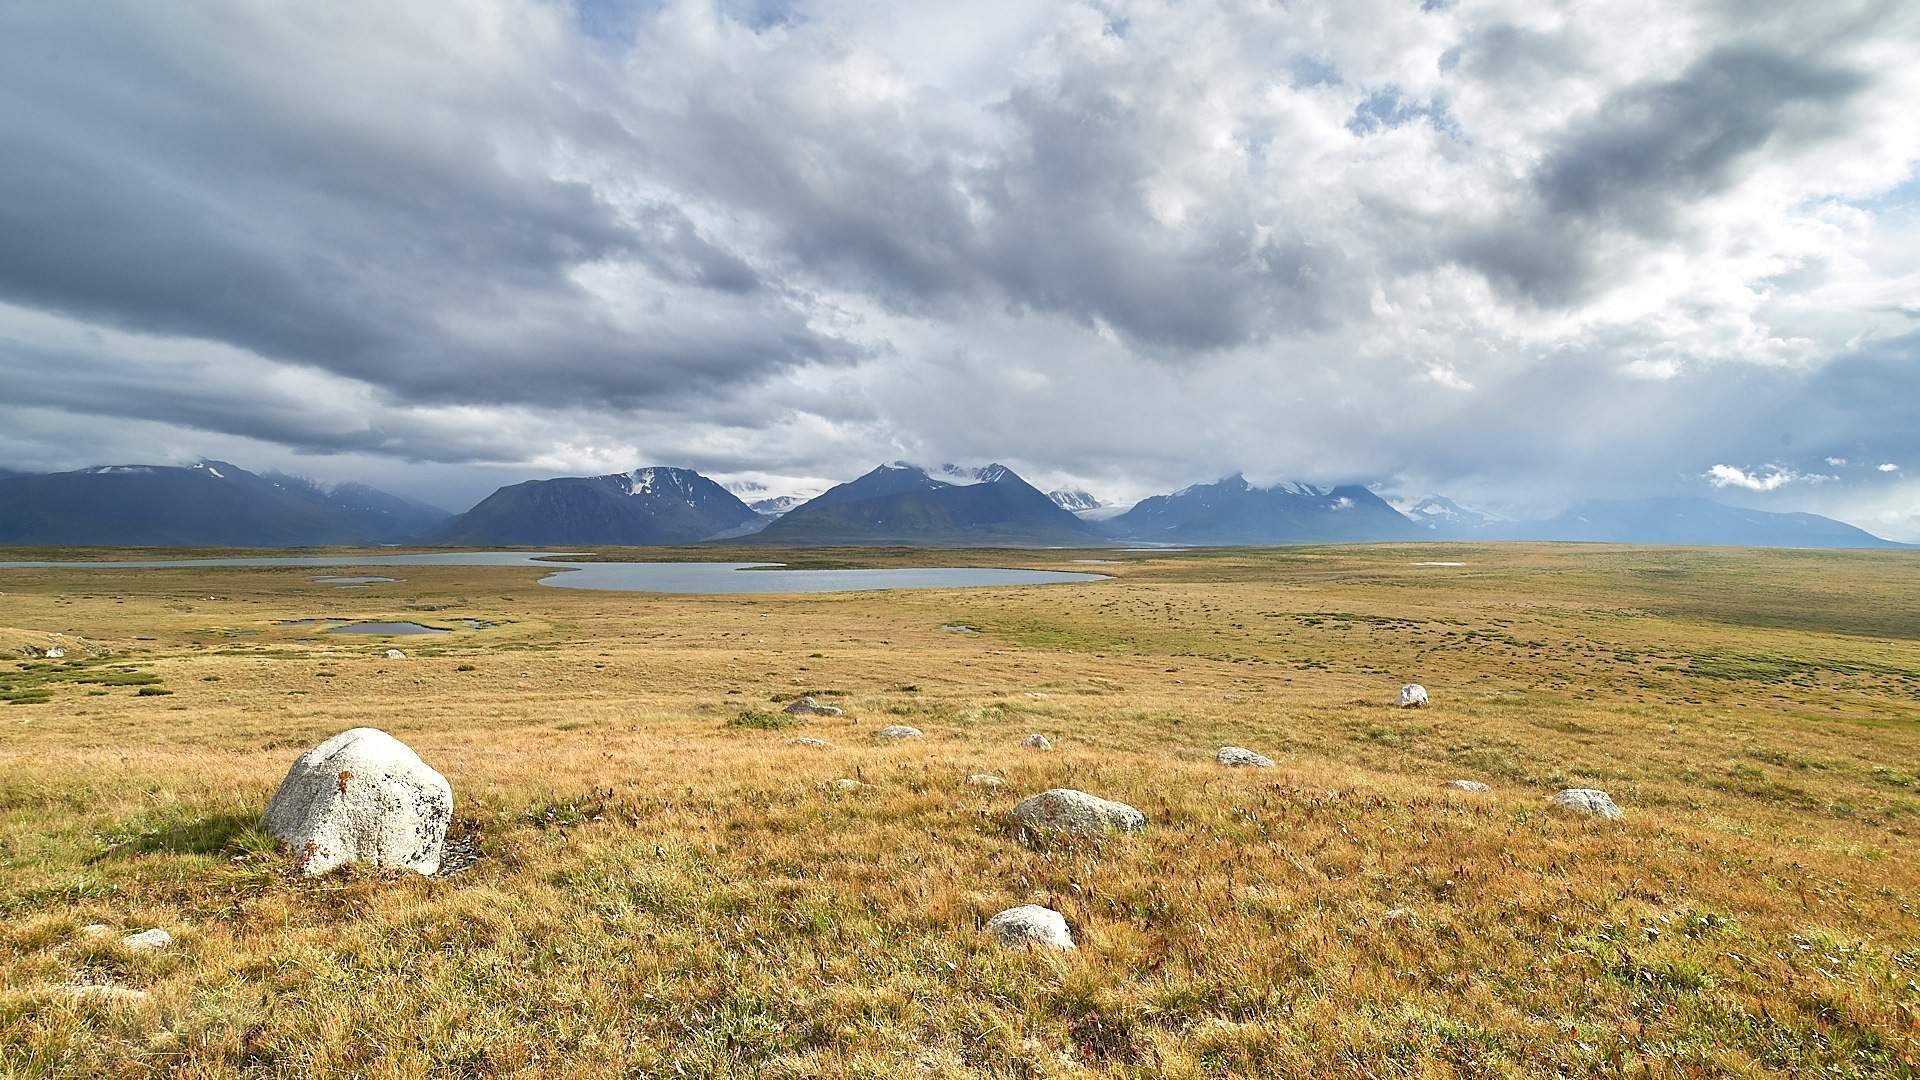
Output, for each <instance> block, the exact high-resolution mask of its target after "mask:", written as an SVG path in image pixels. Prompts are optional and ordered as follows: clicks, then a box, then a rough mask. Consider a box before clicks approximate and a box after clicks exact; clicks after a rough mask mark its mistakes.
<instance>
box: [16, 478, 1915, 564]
mask: <svg viewBox="0 0 1920 1080" xmlns="http://www.w3.org/2000/svg"><path fill="white" fill-rule="evenodd" d="M760 490H761V491H764V489H760ZM748 536H751V537H752V540H753V542H754V543H756V544H768V545H783V546H784V545H793V546H801V545H879V544H897V545H911V546H927V547H941V546H1025V547H1062V546H1099V545H1103V544H1109V543H1121V542H1124V543H1139V544H1158V545H1168V546H1217V545H1260V544H1310V543H1338V542H1366V541H1385V540H1419V539H1438V540H1565V541H1601V542H1614V543H1648V544H1678V545H1726V546H1758V547H1809V548H1821V547H1900V546H1903V545H1899V544H1894V543H1892V542H1890V541H1886V540H1882V539H1880V538H1879V537H1876V536H1874V535H1872V534H1871V533H1868V532H1866V531H1864V530H1862V529H1858V528H1855V527H1854V526H1852V525H1848V524H1846V523H1844V522H1839V521H1835V520H1833V519H1832V518H1825V517H1821V516H1819V515H1816V514H1799V513H1787V514H1779V513H1769V512H1766V511H1760V510H1748V509H1743V508H1740V507H1734V506H1727V505H1724V504H1722V503H1717V502H1713V501H1711V500H1709V499H1701V498H1650V499H1629V500H1590V501H1585V502H1581V503H1578V504H1576V505H1574V506H1573V507H1571V508H1569V509H1568V510H1566V511H1564V512H1562V513H1560V514H1558V515H1556V516H1554V517H1551V518H1547V519H1545V520H1539V521H1513V520H1509V519H1507V518H1503V517H1499V516H1497V515H1493V514H1488V513H1484V512H1482V511H1478V510H1475V509H1472V508H1470V507H1466V506H1462V505H1461V504H1459V503H1456V502H1454V501H1453V500H1451V499H1448V498H1446V497H1444V496H1440V495H1433V496H1428V497H1427V498H1424V499H1421V500H1419V501H1417V502H1415V503H1413V504H1412V505H1410V506H1409V507H1408V508H1407V509H1406V510H1405V512H1402V511H1400V510H1397V509H1395V508H1394V507H1393V506H1392V505H1390V504H1388V503H1387V502H1386V501H1385V500H1383V499H1382V498H1380V496H1378V495H1376V494H1375V493H1374V492H1372V491H1370V490H1368V489H1367V488H1365V487H1360V486H1357V485H1344V486H1334V487H1326V486H1317V485H1312V484H1295V483H1282V484H1272V485H1258V484H1253V483H1250V482H1249V481H1248V480H1247V479H1246V477H1244V476H1242V475H1240V474H1234V475H1232V476H1228V477H1225V478H1223V479H1220V480H1218V481H1214V482H1212V483H1205V484H1195V485H1192V486H1190V487H1186V488H1182V489H1181V490H1179V491H1176V492H1173V493H1172V494H1169V495H1156V496H1154V497H1152V498H1148V499H1143V500H1141V501H1140V502H1139V503H1137V504H1135V505H1133V506H1132V507H1130V508H1128V507H1119V506H1112V505H1107V504H1104V503H1102V502H1101V501H1100V500H1099V499H1097V498H1095V497H1094V496H1092V495H1090V494H1088V493H1087V492H1084V491H1077V490H1059V491H1050V492H1042V491H1040V490H1039V489H1037V488H1035V487H1034V486H1033V485H1032V484H1029V483H1027V481H1026V480H1024V479H1023V478H1021V477H1020V476H1019V475H1018V474H1017V473H1015V472H1014V471H1013V470H1012V469H1009V468H1007V467H1006V466H1004V465H999V464H993V465H988V466H985V467H982V468H970V467H965V466H960V465H952V464H944V465H939V466H934V467H931V468H929V467H922V466H917V465H913V464H910V463H908V462H904V461H896V462H892V463H889V464H886V465H882V466H880V467H879V468H876V469H874V470H872V471H871V472H869V473H867V474H866V475H864V476H861V477H859V478H858V479H855V480H851V481H848V482H847V483H844V484H840V485H838V486H836V487H833V488H830V489H828V490H827V491H825V492H823V493H821V494H820V495H817V496H815V497H813V498H810V499H808V498H802V497H798V496H778V497H768V498H761V499H758V500H756V501H755V502H754V503H752V504H751V505H749V504H748V503H745V502H743V501H741V499H740V498H739V497H738V496H736V495H735V494H733V493H732V492H730V491H728V490H727V489H726V488H724V487H722V486H721V485H719V484H717V483H715V482H714V481H712V480H710V479H708V478H707V477H705V476H702V475H700V474H699V473H697V472H694V471H692V470H690V469H678V468H668V467H664V466H654V467H648V468H641V469H634V470H633V471H631V472H624V473H612V474H609V475H606V476H577V477H558V478H554V479H549V480H530V481H527V482H525V483H520V484H512V485H509V486H506V487H503V488H500V489H499V490H497V491H495V492H494V493H493V494H491V495H489V496H487V497H486V498H485V499H483V500H481V501H480V503H479V504H477V505H475V506H474V507H473V508H472V509H470V510H468V511H466V512H465V513H463V514H458V515H455V514H451V513H448V512H447V511H445V510H442V509H440V508H438V507H434V506H429V505H427V504H425V503H422V502H418V501H416V500H412V499H407V498H403V497H401V496H397V495H392V494H388V493H387V492H383V491H380V490H378V489H376V488H372V487H368V486H366V485H364V484H340V485H337V486H333V487H324V486H322V485H319V484H316V483H314V482H312V481H309V480H305V479H301V478H299V477H293V476H285V475H281V474H276V473H268V474H265V475H257V474H254V473H251V472H248V471H247V470H245V469H241V468H239V467H238V466H235V465H232V464H230V463H227V462H223V461H210V460H209V461H201V462H198V463H195V464H193V465H185V466H168V465H105V466H98V467H95V468H90V469H79V470H75V471H72V472H62V473H48V474H27V473H19V472H8V471H6V470H0V544H14V545H26V544H34V545H119V546H129V547H132V546H156V547H157V546H180V547H305V546H315V545H327V544H393V543H419V544H444V545H459V546H490V545H502V544H514V545H534V546H558V545H635V546H648V545H670V544H692V543H698V542H701V541H708V540H726V539H738V538H742V537H748Z"/></svg>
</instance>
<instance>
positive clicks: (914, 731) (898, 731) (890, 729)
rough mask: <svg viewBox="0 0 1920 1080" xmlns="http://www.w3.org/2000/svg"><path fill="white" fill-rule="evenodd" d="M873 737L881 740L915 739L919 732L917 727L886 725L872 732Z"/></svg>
mask: <svg viewBox="0 0 1920 1080" xmlns="http://www.w3.org/2000/svg"><path fill="white" fill-rule="evenodd" d="M874 735H876V736H878V737H879V738H882V739H917V738H919V737H920V735H921V731H920V729H919V728H917V727H908V726H907V725H906V724H888V725H887V726H886V727H883V728H881V729H880V730H879V731H876V732H874Z"/></svg>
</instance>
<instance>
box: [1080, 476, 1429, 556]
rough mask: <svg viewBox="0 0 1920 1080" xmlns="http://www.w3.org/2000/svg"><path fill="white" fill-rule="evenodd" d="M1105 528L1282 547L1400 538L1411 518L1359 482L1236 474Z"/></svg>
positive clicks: (1165, 498)
mask: <svg viewBox="0 0 1920 1080" xmlns="http://www.w3.org/2000/svg"><path fill="white" fill-rule="evenodd" d="M1110 531H1113V532H1115V533H1116V534H1118V535H1123V536H1134V537H1138V538H1140V539H1143V540H1160V541H1166V542H1172V543H1184V544H1286V543H1323V542H1328V541H1365V540H1399V539H1405V538H1408V537H1411V536H1413V535H1415V528H1414V525H1413V523H1412V522H1411V521H1408V520H1407V519H1406V518H1405V517H1403V516H1401V514H1400V512H1399V511H1397V510H1395V509H1394V508H1393V507H1391V506H1389V505H1387V503H1386V502H1385V501H1384V500H1382V499H1381V498H1380V497H1379V496H1378V495H1375V494H1374V493H1373V492H1372V491H1369V490H1368V489H1367V488H1365V487H1362V486H1361V485H1358V484H1343V485H1340V486H1338V487H1331V488H1329V487H1320V486H1316V485H1313V484H1300V483H1276V484H1272V485H1266V486H1255V485H1254V484H1252V483H1250V482H1249V481H1248V480H1247V478H1246V476H1245V475H1244V474H1242V473H1237V472H1236V473H1233V474H1231V475H1229V476H1224V477H1221V478H1220V479H1219V480H1217V481H1215V482H1213V483H1211V484H1194V485H1192V486H1190V487H1185V488H1182V489H1180V490H1179V491H1176V492H1174V493H1173V494H1171V495H1156V496H1154V497H1153V498H1150V499H1143V500H1141V501H1140V503H1139V504H1138V505H1137V506H1135V507H1134V508H1133V509H1131V510H1129V511H1127V512H1126V513H1124V514H1121V515H1120V516H1119V517H1117V518H1114V519H1113V522H1112V524H1111V527H1110Z"/></svg>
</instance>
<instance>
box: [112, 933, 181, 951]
mask: <svg viewBox="0 0 1920 1080" xmlns="http://www.w3.org/2000/svg"><path fill="white" fill-rule="evenodd" d="M120 944H122V945H125V946H126V947H127V948H129V949H132V950H134V951H135V952H152V951H153V950H156V949H164V948H166V947H167V946H169V945H171V944H173V935H172V934H169V933H167V932H166V931H165V930H162V929H159V928H158V927H156V928H154V929H152V930H142V931H140V932H139V933H137V934H128V935H127V936H126V937H123V938H121V939H120Z"/></svg>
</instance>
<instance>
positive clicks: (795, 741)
mask: <svg viewBox="0 0 1920 1080" xmlns="http://www.w3.org/2000/svg"><path fill="white" fill-rule="evenodd" d="M787 745H788V746H806V747H811V748H812V749H815V750H825V749H826V748H828V747H830V746H832V745H833V744H832V743H830V742H828V741H827V740H825V739H816V738H814V737H813V736H811V735H800V736H796V737H794V738H791V739H788V740H787Z"/></svg>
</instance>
